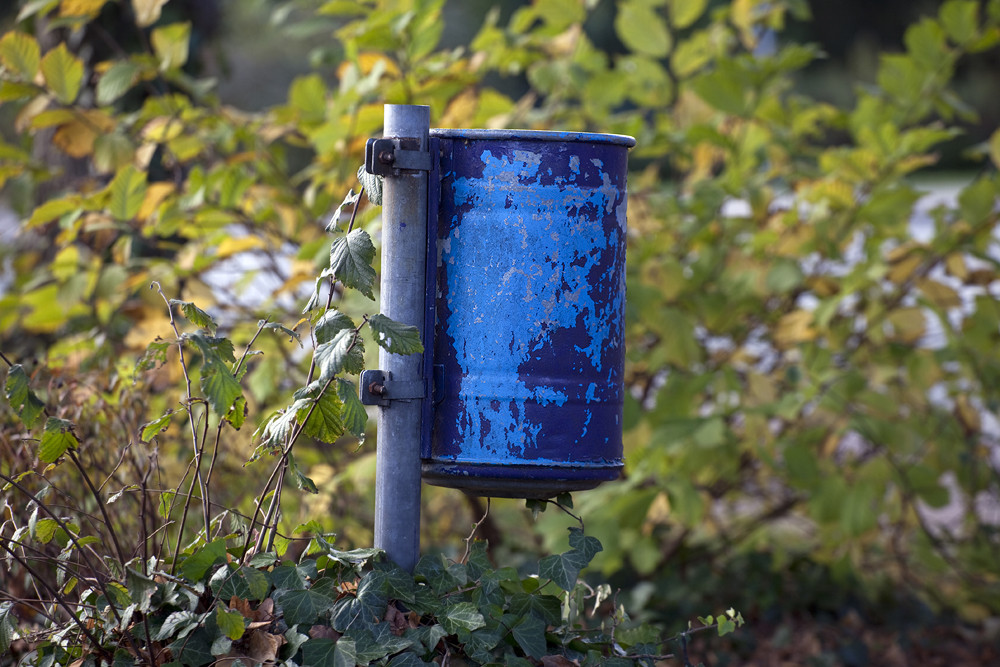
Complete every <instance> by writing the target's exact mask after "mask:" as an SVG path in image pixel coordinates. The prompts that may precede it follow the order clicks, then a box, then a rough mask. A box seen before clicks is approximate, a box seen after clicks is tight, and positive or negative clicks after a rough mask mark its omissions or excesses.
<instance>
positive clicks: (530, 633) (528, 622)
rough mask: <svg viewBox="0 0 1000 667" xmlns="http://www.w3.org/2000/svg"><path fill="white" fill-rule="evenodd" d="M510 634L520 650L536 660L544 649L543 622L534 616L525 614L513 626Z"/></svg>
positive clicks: (544, 651) (542, 653)
mask: <svg viewBox="0 0 1000 667" xmlns="http://www.w3.org/2000/svg"><path fill="white" fill-rule="evenodd" d="M511 634H513V635H514V641H516V642H517V645H518V646H520V647H521V650H522V651H524V652H525V653H527V654H528V655H530V656H531V657H532V658H535V659H536V660H540V659H541V658H542V656H544V655H545V654H546V653H547V651H546V646H547V645H546V641H545V622H544V621H542V620H541V619H539V618H536V617H535V616H525V617H524V618H522V619H521V622H520V623H518V624H517V625H515V626H514V628H513V629H512V632H511Z"/></svg>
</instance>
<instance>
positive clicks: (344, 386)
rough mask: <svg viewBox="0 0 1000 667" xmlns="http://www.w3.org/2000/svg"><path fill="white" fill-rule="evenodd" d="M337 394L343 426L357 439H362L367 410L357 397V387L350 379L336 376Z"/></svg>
mask: <svg viewBox="0 0 1000 667" xmlns="http://www.w3.org/2000/svg"><path fill="white" fill-rule="evenodd" d="M337 396H339V397H340V402H341V403H342V404H343V407H342V412H341V419H343V420H344V428H345V429H347V432H348V433H351V434H352V435H354V436H355V437H356V438H358V439H359V440H364V438H365V429H366V427H367V425H368V412H367V411H366V410H365V406H364V405H363V404H362V403H361V399H360V398H358V389H357V387H355V386H354V383H353V382H351V381H350V380H345V379H343V378H337Z"/></svg>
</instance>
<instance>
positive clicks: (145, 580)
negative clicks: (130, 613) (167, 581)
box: [125, 567, 157, 612]
mask: <svg viewBox="0 0 1000 667" xmlns="http://www.w3.org/2000/svg"><path fill="white" fill-rule="evenodd" d="M125 580H126V583H127V584H128V591H129V599H130V601H131V602H132V603H133V604H135V605H136V608H137V609H138V610H139V611H141V612H147V611H149V607H150V603H151V602H152V600H153V594H154V593H156V586H157V585H156V581H155V580H153V579H152V578H151V577H147V576H146V575H145V574H143V573H142V572H139V571H138V570H136V569H134V568H131V567H126V568H125Z"/></svg>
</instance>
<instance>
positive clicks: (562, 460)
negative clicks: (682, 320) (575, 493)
mask: <svg viewBox="0 0 1000 667" xmlns="http://www.w3.org/2000/svg"><path fill="white" fill-rule="evenodd" d="M432 133H433V134H434V135H435V136H437V137H439V138H440V144H441V152H442V156H441V165H440V166H441V174H442V179H441V201H440V212H439V216H438V220H437V221H436V222H437V234H436V237H437V251H438V252H437V257H438V273H437V286H436V289H437V303H436V313H437V316H436V317H437V321H436V329H435V349H434V363H435V364H440V365H442V366H443V367H444V376H443V385H442V386H443V396H441V397H438V398H439V399H440V402H439V403H438V404H437V406H436V408H435V411H434V426H433V435H432V440H431V443H430V446H429V451H425V452H424V458H425V461H424V473H425V477H427V478H428V479H429V481H431V482H432V483H441V484H445V485H450V486H458V487H460V488H466V489H467V490H472V491H479V492H484V493H485V492H489V494H491V495H514V496H522V495H523V496H541V495H554V494H555V493H558V492H560V491H562V490H572V489H577V488H587V487H589V486H594V485H596V484H598V483H599V482H601V481H605V480H607V479H613V478H615V477H617V476H618V474H619V470H620V468H621V465H622V460H621V455H622V445H621V416H622V400H623V387H622V371H623V365H624V342H623V328H624V305H625V271H624V269H625V229H626V199H627V194H626V182H625V179H626V160H627V150H628V148H629V147H630V146H631V145H633V144H634V140H632V139H631V138H628V137H621V136H618V135H595V134H580V133H557V132H551V133H550V132H530V131H525V132H518V131H502V132H494V131H485V130H464V131H455V130H435V131H433V132H432ZM433 224H434V222H433V221H432V225H433ZM432 236H433V234H432ZM501 469H502V470H501ZM512 471H520V474H519V475H516V474H514V473H513V472H512ZM470 477H471V478H476V480H477V481H476V482H475V483H470V482H469V478H470ZM511 480H513V482H514V483H511Z"/></svg>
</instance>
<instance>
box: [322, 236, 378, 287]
mask: <svg viewBox="0 0 1000 667" xmlns="http://www.w3.org/2000/svg"><path fill="white" fill-rule="evenodd" d="M374 259H375V245H374V244H373V243H372V239H371V237H370V236H369V235H368V232H366V231H365V230H363V229H355V230H353V231H352V232H351V233H350V234H348V235H347V236H341V237H339V238H337V239H334V241H333V244H332V245H331V246H330V270H332V271H333V275H334V276H336V277H337V280H339V281H340V282H342V283H344V286H345V287H351V288H354V289H356V290H358V291H359V292H361V293H362V294H364V295H365V296H366V297H368V298H369V299H371V300H373V301H374V300H375V295H374V293H373V292H372V288H373V287H374V285H375V269H373V268H372V260H374Z"/></svg>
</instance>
